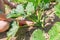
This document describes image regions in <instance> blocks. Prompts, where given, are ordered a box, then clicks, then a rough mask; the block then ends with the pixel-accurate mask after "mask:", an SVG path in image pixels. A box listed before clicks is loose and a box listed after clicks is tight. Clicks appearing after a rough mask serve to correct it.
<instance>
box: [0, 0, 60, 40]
mask: <svg viewBox="0 0 60 40" xmlns="http://www.w3.org/2000/svg"><path fill="white" fill-rule="evenodd" d="M9 2H13V3H15V4H16V5H15V4H14V5H15V6H14V7H13V8H12V7H11V9H10V12H8V13H7V14H6V13H5V16H6V18H4V17H3V18H2V17H1V20H2V19H3V21H8V23H9V25H8V26H9V27H10V28H8V29H9V30H8V31H7V40H11V38H12V37H16V35H17V32H18V31H19V30H21V28H25V27H29V28H30V27H33V28H34V27H36V29H35V30H34V31H33V32H32V35H31V36H32V38H31V40H60V22H59V20H60V19H59V18H60V2H59V0H9ZM53 2H54V3H55V5H54V7H53V6H52V8H54V10H53V11H54V13H53V14H54V16H57V18H58V19H59V20H58V22H57V21H56V22H55V21H54V22H51V25H52V24H53V26H51V27H50V29H49V28H48V27H49V26H50V24H49V23H48V22H47V21H48V20H52V19H53V20H55V17H52V15H51V14H52V13H51V14H48V13H49V12H48V13H47V14H48V15H47V14H46V13H45V11H46V10H50V9H51V8H50V6H51V3H53ZM13 3H12V4H13ZM8 8H10V7H9V5H8V6H7V5H6V6H5V10H8ZM0 15H1V14H0ZM50 15H51V16H50ZM49 16H50V17H51V18H50V17H49ZM47 18H50V19H48V20H46V19H47ZM5 19H6V20H5ZM53 20H52V21H53ZM56 20H57V19H56ZM47 26H48V27H47ZM47 29H48V30H47ZM2 30H4V29H2ZM5 31H6V30H5ZM30 31H31V30H30ZM2 32H4V31H2ZM45 33H47V34H46V35H48V38H47V37H45V36H46V35H45ZM19 36H20V35H19Z"/></svg>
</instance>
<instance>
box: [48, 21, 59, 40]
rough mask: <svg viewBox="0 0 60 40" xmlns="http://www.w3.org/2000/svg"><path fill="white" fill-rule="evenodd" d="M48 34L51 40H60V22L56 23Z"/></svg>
mask: <svg viewBox="0 0 60 40" xmlns="http://www.w3.org/2000/svg"><path fill="white" fill-rule="evenodd" d="M48 33H49V35H50V39H49V40H60V22H57V23H55V24H54V26H53V27H52V28H51V29H50V31H49V32H48Z"/></svg>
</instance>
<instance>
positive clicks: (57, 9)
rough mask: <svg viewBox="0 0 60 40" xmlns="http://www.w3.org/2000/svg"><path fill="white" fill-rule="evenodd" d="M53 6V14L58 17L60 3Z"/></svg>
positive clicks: (59, 14) (59, 15)
mask: <svg viewBox="0 0 60 40" xmlns="http://www.w3.org/2000/svg"><path fill="white" fill-rule="evenodd" d="M54 8H55V14H56V15H57V16H58V17H59V18H60V3H58V4H57V5H56V6H55V7H54Z"/></svg>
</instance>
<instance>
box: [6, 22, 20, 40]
mask: <svg viewBox="0 0 60 40" xmlns="http://www.w3.org/2000/svg"><path fill="white" fill-rule="evenodd" d="M18 29H19V25H18V23H17V22H16V21H14V22H13V23H12V24H11V29H10V30H9V31H8V32H7V39H8V40H10V38H11V37H14V36H15V35H16V33H17V31H18Z"/></svg>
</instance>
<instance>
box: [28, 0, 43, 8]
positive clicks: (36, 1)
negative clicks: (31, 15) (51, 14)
mask: <svg viewBox="0 0 60 40" xmlns="http://www.w3.org/2000/svg"><path fill="white" fill-rule="evenodd" d="M41 1H42V0H28V2H32V3H33V4H34V6H35V8H36V7H38V5H39V4H40V3H41Z"/></svg>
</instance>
